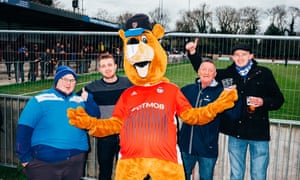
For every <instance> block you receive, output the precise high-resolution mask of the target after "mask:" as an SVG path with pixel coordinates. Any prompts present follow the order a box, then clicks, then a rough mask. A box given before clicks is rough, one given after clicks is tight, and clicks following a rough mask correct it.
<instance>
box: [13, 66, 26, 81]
mask: <svg viewBox="0 0 300 180" xmlns="http://www.w3.org/2000/svg"><path fill="white" fill-rule="evenodd" d="M14 69H15V78H16V82H19V78H20V77H21V80H22V82H24V62H23V61H18V62H15V63H14Z"/></svg>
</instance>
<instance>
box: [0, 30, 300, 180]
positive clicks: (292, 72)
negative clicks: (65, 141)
mask: <svg viewBox="0 0 300 180" xmlns="http://www.w3.org/2000/svg"><path fill="white" fill-rule="evenodd" d="M22 35H25V36H26V40H25V41H26V45H27V46H28V48H29V51H30V49H31V48H32V47H34V45H36V44H37V45H38V46H39V48H40V52H41V53H44V52H45V50H46V48H50V49H55V46H56V44H57V42H60V43H61V44H64V45H65V47H66V46H68V44H70V45H71V47H72V51H68V53H67V50H65V52H66V53H65V54H64V56H63V57H64V58H62V59H57V58H58V56H56V55H57V53H55V51H54V52H53V53H52V55H53V58H54V59H56V60H63V61H62V62H63V63H70V64H71V66H73V68H74V69H76V70H77V73H79V74H81V73H83V74H85V73H87V74H91V73H95V72H96V71H97V68H96V66H95V59H94V58H95V57H96V56H97V55H99V54H100V53H103V52H110V53H113V54H115V53H116V52H117V49H119V50H122V42H121V40H120V38H119V37H118V33H117V32H53V31H51V32H48V31H42V32H41V31H2V30H0V60H1V61H0V84H1V85H7V84H14V83H15V81H14V78H13V77H12V79H11V80H8V77H7V74H6V73H7V71H6V64H5V63H7V62H10V63H11V64H14V63H18V62H20V61H19V60H18V59H17V58H16V57H17V50H18V47H19V46H18V43H19V42H20V37H21V36H22ZM195 38H199V46H198V48H197V50H198V53H200V54H201V55H202V56H203V57H206V58H212V59H214V60H220V61H224V60H230V53H231V52H230V49H231V47H232V46H233V44H235V43H236V42H246V43H249V44H251V46H252V48H253V51H254V53H255V58H256V59H258V60H260V61H261V62H267V63H269V64H268V65H271V66H270V67H271V70H272V71H274V72H276V71H278V70H279V69H282V66H285V67H286V68H285V69H284V70H283V71H282V72H279V73H278V74H274V76H275V78H276V80H277V81H278V82H279V83H280V84H281V87H280V88H281V90H282V91H283V93H284V94H285V97H286V98H287V99H288V101H287V102H285V104H284V106H287V105H289V106H287V107H288V108H284V109H285V111H276V117H279V118H278V119H283V120H277V119H272V120H271V138H272V140H271V142H270V165H269V169H268V179H272V180H273V179H292V180H293V179H295V180H296V179H297V180H298V179H300V140H299V139H300V138H299V137H300V135H299V134H300V125H299V120H300V116H299V112H300V99H299V92H300V85H299V82H300V80H299V78H300V76H299V74H300V68H298V66H299V63H300V59H299V58H300V37H285V36H253V35H252V36H250V35H220V34H199V33H192V34H191V33H167V34H166V35H165V37H164V38H163V39H161V44H162V46H163V47H164V48H165V50H166V52H167V53H168V55H169V63H173V64H176V63H181V62H182V61H185V60H186V59H187V58H186V56H185V50H184V46H185V44H186V43H187V42H188V41H191V40H194V39H195ZM102 43H103V44H102ZM8 45H9V46H10V48H12V50H13V53H12V55H10V56H3V52H5V50H6V48H7V46H8ZM85 47H89V48H91V47H92V48H91V49H93V50H94V52H93V53H94V56H93V58H91V59H90V60H91V62H92V65H91V67H90V68H88V69H87V72H80V69H82V65H81V63H82V62H85V61H87V58H86V57H85V56H84V53H83V49H84V48H85ZM121 53H122V52H121ZM68 55H71V56H68ZM4 57H5V58H4ZM60 57H62V56H60ZM30 62H32V60H30V59H29V60H28V61H26V62H25V65H24V70H25V74H24V75H25V81H28V79H27V73H28V72H29V70H30ZM37 66H38V68H37V70H36V74H37V81H39V80H40V79H41V77H40V74H41V72H40V70H41V69H40V64H38V65H37ZM56 67H57V65H55V66H54V69H53V71H54V70H55V68H56ZM172 68H173V67H172V66H170V67H168V69H167V71H172ZM180 68H187V69H185V70H184V71H185V72H186V71H191V66H190V65H187V66H186V67H180ZM11 70H12V72H13V71H15V70H14V67H12V69H11ZM12 76H14V74H13V75H12ZM179 76H180V77H179ZM184 76H185V74H180V75H178V78H176V82H175V83H178V84H187V83H188V82H187V81H186V79H184V78H183V77H184ZM291 77H292V78H291ZM50 78H51V76H50ZM187 79H191V80H193V77H188V78H187ZM26 85H27V84H26V83H24V89H25V87H26ZM21 93H22V92H20V94H21ZM28 99H29V97H25V96H18V95H8V94H1V95H0V106H1V110H2V113H3V117H4V127H3V128H4V132H1V133H0V135H1V138H0V151H1V154H0V163H1V165H5V166H12V167H16V166H17V165H18V160H17V156H16V154H15V136H16V124H17V121H18V117H19V114H20V112H21V111H22V109H23V107H24V105H25V104H26V102H27V100H28ZM271 117H273V116H271ZM290 120H295V121H290ZM219 145H220V152H219V158H218V161H217V165H216V168H215V177H216V178H215V179H229V160H228V156H227V154H228V153H227V136H224V135H223V134H220V142H219ZM91 147H92V148H91V152H90V153H89V156H88V159H87V166H86V167H87V168H86V176H87V177H91V178H95V177H97V175H98V165H97V161H96V153H95V139H94V138H91ZM247 168H248V169H247V173H246V179H249V165H247ZM287 177H288V178H287Z"/></svg>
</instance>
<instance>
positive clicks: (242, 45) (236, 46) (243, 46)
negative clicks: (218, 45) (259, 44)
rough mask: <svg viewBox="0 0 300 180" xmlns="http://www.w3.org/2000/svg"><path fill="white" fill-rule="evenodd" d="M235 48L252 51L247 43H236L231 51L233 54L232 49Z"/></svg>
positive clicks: (234, 49)
mask: <svg viewBox="0 0 300 180" xmlns="http://www.w3.org/2000/svg"><path fill="white" fill-rule="evenodd" d="M236 50H244V51H249V52H250V53H252V50H251V47H250V46H249V45H248V44H237V45H235V46H233V48H232V50H231V53H232V54H233V53H234V51H236Z"/></svg>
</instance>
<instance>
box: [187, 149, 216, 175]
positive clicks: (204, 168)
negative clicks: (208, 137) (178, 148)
mask: <svg viewBox="0 0 300 180" xmlns="http://www.w3.org/2000/svg"><path fill="white" fill-rule="evenodd" d="M182 158H183V165H184V171H185V178H186V180H190V179H191V175H192V171H193V169H194V167H195V165H196V162H197V161H198V164H199V175H200V179H201V180H212V179H213V175H214V168H215V164H216V161H217V158H206V157H200V156H194V155H191V154H188V153H185V152H182Z"/></svg>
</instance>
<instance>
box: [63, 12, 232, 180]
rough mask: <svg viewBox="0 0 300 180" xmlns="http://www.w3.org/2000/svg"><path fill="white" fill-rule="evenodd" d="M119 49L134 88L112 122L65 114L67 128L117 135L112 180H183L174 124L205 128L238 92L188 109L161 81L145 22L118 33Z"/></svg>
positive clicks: (160, 62)
mask: <svg viewBox="0 0 300 180" xmlns="http://www.w3.org/2000/svg"><path fill="white" fill-rule="evenodd" d="M119 35H120V37H121V38H122V40H123V46H124V49H123V50H124V70H125V74H126V75H127V76H128V78H129V80H130V81H131V82H132V83H133V84H134V86H133V87H131V88H129V89H127V90H125V91H124V92H123V94H122V95H121V97H120V98H119V100H118V102H117V104H116V106H115V109H114V111H113V114H112V117H111V118H108V119H96V118H93V117H90V116H88V115H87V114H86V112H85V111H84V110H83V108H78V109H69V110H68V116H69V118H70V124H72V125H74V126H76V127H78V128H83V129H87V130H88V131H89V134H90V135H92V136H96V137H103V136H108V135H112V134H120V152H119V159H118V161H117V167H116V176H115V179H116V180H143V179H144V177H145V176H147V175H149V176H151V179H152V180H162V179H163V180H167V179H170V180H175V179H176V180H184V179H185V177H184V169H183V164H182V160H181V153H180V150H179V148H178V145H177V119H176V116H178V117H180V119H181V120H182V121H184V122H185V123H189V124H198V125H201V124H206V123H208V122H210V121H211V120H213V119H214V117H215V116H216V115H217V114H218V113H221V112H223V111H224V110H225V109H229V108H231V107H233V106H234V101H236V100H237V92H236V90H235V89H233V90H224V91H223V92H222V93H221V95H220V96H219V98H218V99H217V100H216V101H215V102H214V103H211V104H209V105H207V106H205V107H199V108H192V106H191V105H190V104H189V102H188V100H187V99H186V98H185V97H184V95H183V94H182V93H181V91H180V89H179V88H178V87H177V86H176V85H175V84H173V83H170V82H169V80H168V79H167V78H166V77H164V74H165V71H166V68H167V56H166V53H165V50H164V49H163V48H162V46H161V45H160V43H159V41H158V39H160V38H162V37H163V35H164V29H163V27H162V26H161V25H159V24H155V25H154V26H153V27H152V26H151V24H150V22H149V18H148V16H146V15H144V14H136V15H134V16H133V17H131V18H130V19H129V20H128V21H127V23H126V27H125V31H124V30H119Z"/></svg>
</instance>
